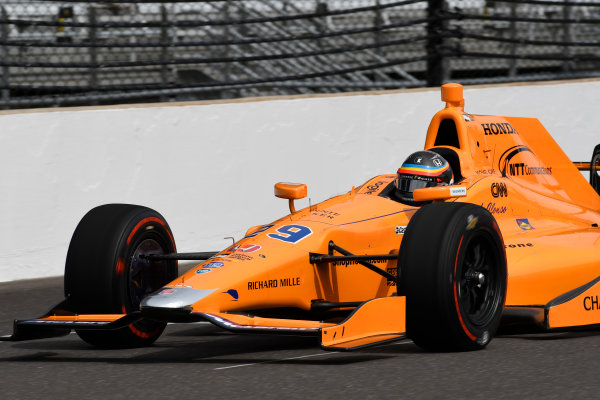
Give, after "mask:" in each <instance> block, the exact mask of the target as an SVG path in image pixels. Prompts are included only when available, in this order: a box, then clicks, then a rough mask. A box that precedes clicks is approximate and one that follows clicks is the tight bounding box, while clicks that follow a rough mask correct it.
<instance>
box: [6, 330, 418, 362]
mask: <svg viewBox="0 0 600 400" xmlns="http://www.w3.org/2000/svg"><path fill="white" fill-rule="evenodd" d="M9 346H10V350H11V351H10V352H9V353H12V354H6V353H5V354H6V355H7V356H6V357H0V362H49V363H68V362H77V363H110V364H149V363H153V364H154V363H159V364H161V363H162V364H187V363H196V364H205V365H225V366H227V365H237V364H267V363H268V364H302V365H345V364H356V363H362V362H369V361H374V360H380V359H387V358H393V357H397V356H398V355H399V354H401V353H403V352H409V353H410V352H415V350H416V351H420V350H418V348H416V346H414V345H412V343H409V345H408V346H393V345H386V346H382V347H380V348H378V349H377V350H376V351H373V350H374V348H369V349H365V350H359V351H356V352H326V351H323V350H321V349H320V347H319V342H318V339H317V338H315V337H302V336H276V335H266V334H264V335H236V334H231V333H229V332H226V331H223V330H221V329H219V328H216V327H214V326H212V325H195V326H193V327H186V328H183V329H182V328H179V329H177V330H170V329H167V332H166V334H165V335H164V336H163V337H162V338H161V339H159V340H158V341H157V342H156V343H155V345H153V346H151V347H146V348H136V349H105V350H100V349H96V348H93V347H91V346H89V345H87V344H85V343H84V342H83V341H81V340H80V339H79V338H78V337H77V336H76V335H70V336H68V337H66V338H62V339H47V340H41V341H35V342H33V341H32V342H22V343H14V344H12V345H9ZM386 348H387V350H386ZM24 351H25V352H26V353H27V354H20V353H23V352H24ZM32 351H33V353H32ZM320 353H322V355H321V354H320ZM305 357H307V358H305Z"/></svg>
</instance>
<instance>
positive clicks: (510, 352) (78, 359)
mask: <svg viewBox="0 0 600 400" xmlns="http://www.w3.org/2000/svg"><path fill="white" fill-rule="evenodd" d="M61 296H62V279H60V278H51V279H43V280H34V281H20V282H16V283H2V284H0V305H1V307H0V308H1V309H0V333H1V334H8V333H9V332H10V331H11V329H12V320H13V319H14V318H16V317H19V318H26V317H34V316H38V315H39V314H41V313H43V312H45V311H46V309H47V308H49V306H51V305H53V304H54V303H55V302H57V301H58V300H60V299H61ZM599 360H600V332H599V331H595V332H578V333H553V334H536V335H525V334H520V335H505V336H500V337H496V338H495V339H494V340H493V341H492V342H491V344H490V345H489V346H488V347H487V348H486V349H485V350H483V351H478V352H469V353H441V354H440V353H438V354H435V353H426V352H423V351H422V350H420V349H419V348H418V347H417V346H415V345H414V344H413V343H412V342H410V341H408V340H407V341H401V342H396V343H395V344H391V345H386V346H381V347H373V348H370V349H365V350H361V351H356V352H345V353H335V352H326V351H322V350H321V349H320V348H319V345H318V343H317V340H316V339H315V338H306V337H291V336H270V335H234V334H231V333H228V332H225V331H223V330H221V329H219V328H216V327H214V326H212V325H210V324H207V323H199V324H192V325H190V324H186V325H181V324H180V325H169V326H168V327H167V329H166V330H165V333H164V334H163V336H162V337H161V338H160V339H159V340H158V341H157V342H156V344H155V345H154V346H152V347H148V348H142V349H125V350H96V349H94V348H92V347H90V346H88V345H87V344H85V343H84V342H83V341H81V340H80V339H79V338H78V336H77V335H76V334H74V333H73V334H71V335H69V336H65V337H62V338H54V339H45V340H36V341H29V342H17V343H13V342H0V399H7V400H15V399H36V398H37V399H70V398H79V399H163V398H171V399H188V398H194V399H202V398H211V399H232V398H233V399H237V398H260V399H281V398H284V399H300V398H302V399H305V398H311V399H331V398H336V399H339V400H342V399H368V398H378V399H392V398H393V399H398V398H407V399H439V398H443V399H446V398H452V399H496V398H503V399H504V398H515V399H517V398H518V399H572V398H577V399H579V398H581V399H583V398H590V399H591V398H597V397H598V393H599V390H600V383H599V382H600V361H599Z"/></svg>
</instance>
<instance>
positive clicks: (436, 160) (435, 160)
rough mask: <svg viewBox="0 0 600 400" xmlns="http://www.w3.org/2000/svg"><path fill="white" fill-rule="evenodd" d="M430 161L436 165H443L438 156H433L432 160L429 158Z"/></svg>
mask: <svg viewBox="0 0 600 400" xmlns="http://www.w3.org/2000/svg"><path fill="white" fill-rule="evenodd" d="M431 162H432V163H433V165H435V166H436V167H441V166H442V165H444V162H443V161H442V160H440V159H439V158H434V159H433V160H431Z"/></svg>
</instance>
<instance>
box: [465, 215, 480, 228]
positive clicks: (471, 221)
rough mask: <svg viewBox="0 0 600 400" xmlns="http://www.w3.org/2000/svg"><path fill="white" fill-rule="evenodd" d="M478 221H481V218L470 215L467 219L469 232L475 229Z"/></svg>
mask: <svg viewBox="0 0 600 400" xmlns="http://www.w3.org/2000/svg"><path fill="white" fill-rule="evenodd" d="M477 221H479V217H475V216H474V215H469V216H468V217H467V230H468V231H470V230H471V229H473V228H475V225H477Z"/></svg>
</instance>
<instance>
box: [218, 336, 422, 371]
mask: <svg viewBox="0 0 600 400" xmlns="http://www.w3.org/2000/svg"><path fill="white" fill-rule="evenodd" d="M411 343H412V341H407V342H396V343H390V344H391V345H396V346H397V345H402V344H411ZM338 353H342V352H340V351H328V352H326V353H317V354H307V355H304V356H296V357H287V358H281V359H279V360H268V361H261V362H257V363H248V364H238V365H229V366H227V367H219V368H215V371H219V370H224V369H230V368H239V367H250V366H252V365H259V364H267V363H273V362H278V361H287V360H297V359H299V358H308V357H318V356H327V355H330V354H338Z"/></svg>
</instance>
